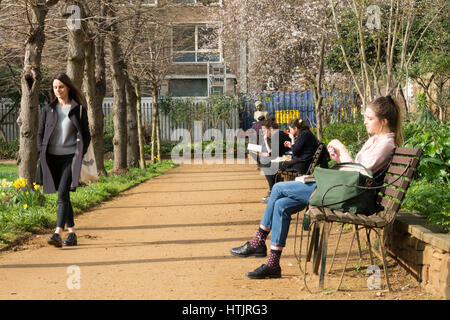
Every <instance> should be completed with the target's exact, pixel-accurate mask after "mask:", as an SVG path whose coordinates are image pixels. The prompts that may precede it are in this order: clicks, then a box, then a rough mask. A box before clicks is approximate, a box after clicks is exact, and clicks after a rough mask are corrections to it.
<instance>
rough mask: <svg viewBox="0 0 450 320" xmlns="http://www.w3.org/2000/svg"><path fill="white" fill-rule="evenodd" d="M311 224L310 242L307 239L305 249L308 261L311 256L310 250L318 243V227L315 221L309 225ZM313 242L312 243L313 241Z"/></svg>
mask: <svg viewBox="0 0 450 320" xmlns="http://www.w3.org/2000/svg"><path fill="white" fill-rule="evenodd" d="M312 225H314V228H312V233H311V242H309V240H308V243H309V246H308V249H307V250H306V251H307V254H306V261H307V262H309V261H311V257H312V251H313V249H315V247H316V246H317V243H318V239H319V238H318V227H317V222H313V223H312V224H311V226H312ZM313 242H314V243H313Z"/></svg>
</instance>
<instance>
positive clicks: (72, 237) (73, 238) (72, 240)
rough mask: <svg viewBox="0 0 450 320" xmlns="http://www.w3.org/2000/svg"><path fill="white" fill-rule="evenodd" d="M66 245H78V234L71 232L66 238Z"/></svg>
mask: <svg viewBox="0 0 450 320" xmlns="http://www.w3.org/2000/svg"><path fill="white" fill-rule="evenodd" d="M64 245H65V246H76V245H77V235H76V234H75V233H74V232H70V233H69V235H68V236H67V238H66V240H64Z"/></svg>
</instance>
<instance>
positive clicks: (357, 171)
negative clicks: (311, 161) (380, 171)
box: [309, 162, 381, 215]
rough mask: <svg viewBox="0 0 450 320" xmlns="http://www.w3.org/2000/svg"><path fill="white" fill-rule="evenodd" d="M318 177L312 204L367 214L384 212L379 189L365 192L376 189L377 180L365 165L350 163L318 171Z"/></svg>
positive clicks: (310, 200)
mask: <svg viewBox="0 0 450 320" xmlns="http://www.w3.org/2000/svg"><path fill="white" fill-rule="evenodd" d="M314 178H315V180H316V184H317V187H316V189H315V190H314V192H313V194H312V195H311V198H310V199H309V205H312V206H316V207H327V208H330V209H333V210H338V211H343V212H351V213H362V214H366V215H370V214H373V213H375V212H377V211H379V210H380V209H381V208H380V206H379V205H378V204H377V203H376V197H377V192H376V190H374V189H373V188H371V189H364V188H367V187H369V188H370V187H373V186H372V184H373V182H374V178H373V174H372V171H370V170H369V169H367V168H365V167H364V166H363V165H361V164H358V163H352V162H346V163H339V164H336V165H334V166H333V167H331V168H330V169H324V168H315V170H314ZM358 187H362V188H358Z"/></svg>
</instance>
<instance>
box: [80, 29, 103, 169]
mask: <svg viewBox="0 0 450 320" xmlns="http://www.w3.org/2000/svg"><path fill="white" fill-rule="evenodd" d="M85 57H86V69H85V74H84V77H85V78H84V92H85V95H86V100H87V111H88V118H89V131H90V133H91V143H92V144H93V145H92V146H93V149H94V156H95V163H96V165H97V173H98V175H106V174H107V173H106V169H105V165H104V159H105V150H104V138H103V131H104V123H103V121H104V114H103V99H104V97H105V94H106V67H105V59H104V40H103V38H102V37H101V36H97V37H96V38H95V40H94V39H91V40H90V41H89V42H88V43H87V45H86V48H85Z"/></svg>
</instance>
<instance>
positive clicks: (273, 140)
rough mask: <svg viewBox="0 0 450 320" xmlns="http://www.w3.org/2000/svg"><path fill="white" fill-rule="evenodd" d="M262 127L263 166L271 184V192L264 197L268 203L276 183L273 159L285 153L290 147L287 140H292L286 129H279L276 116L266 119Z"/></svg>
mask: <svg viewBox="0 0 450 320" xmlns="http://www.w3.org/2000/svg"><path fill="white" fill-rule="evenodd" d="M261 128H262V130H263V132H264V142H263V146H264V151H265V152H263V153H262V154H261V157H262V159H261V163H262V164H261V168H262V171H263V173H264V176H265V177H266V180H267V183H268V184H269V192H268V194H267V196H265V197H264V198H263V199H262V201H261V202H262V203H266V201H267V200H268V199H269V196H270V192H271V191H272V187H273V185H274V184H275V176H276V172H273V171H274V170H273V168H272V167H271V163H270V161H271V160H275V159H276V158H278V157H282V156H283V155H285V154H286V153H287V152H288V151H289V148H288V147H287V146H286V142H288V141H290V138H289V135H288V134H287V133H285V132H284V131H281V130H279V126H278V123H277V122H276V121H275V119H274V118H269V119H267V120H264V121H263V122H262V124H261ZM272 148H274V149H272Z"/></svg>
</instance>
